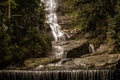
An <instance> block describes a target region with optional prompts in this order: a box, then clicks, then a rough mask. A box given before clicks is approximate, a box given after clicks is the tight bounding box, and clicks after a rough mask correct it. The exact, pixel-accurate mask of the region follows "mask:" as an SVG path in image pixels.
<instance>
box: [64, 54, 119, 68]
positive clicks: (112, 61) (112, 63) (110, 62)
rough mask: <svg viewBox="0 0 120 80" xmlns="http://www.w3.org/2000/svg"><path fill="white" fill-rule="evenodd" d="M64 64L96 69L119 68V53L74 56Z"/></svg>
mask: <svg viewBox="0 0 120 80" xmlns="http://www.w3.org/2000/svg"><path fill="white" fill-rule="evenodd" d="M63 65H64V66H73V65H74V67H79V68H85V69H86V68H87V69H88V68H96V69H116V67H117V68H120V67H119V66H120V54H102V55H91V56H90V55H89V56H88V57H83V58H76V59H73V60H70V61H68V62H65V63H64V64H63Z"/></svg>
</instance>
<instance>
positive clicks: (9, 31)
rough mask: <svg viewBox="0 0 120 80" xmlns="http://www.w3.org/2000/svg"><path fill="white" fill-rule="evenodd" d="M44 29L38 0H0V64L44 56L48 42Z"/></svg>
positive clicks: (41, 8)
mask: <svg viewBox="0 0 120 80" xmlns="http://www.w3.org/2000/svg"><path fill="white" fill-rule="evenodd" d="M40 4H41V5H40ZM46 30H47V25H46V24H45V11H44V6H43V4H42V3H41V2H40V0H10V2H9V0H0V64H4V65H3V66H7V65H9V64H15V63H22V62H23V61H24V60H25V59H27V58H37V57H45V56H47V54H48V53H49V52H50V50H51V43H50V42H51V41H50V38H49V35H48V33H47V31H46ZM1 67H2V66H1Z"/></svg>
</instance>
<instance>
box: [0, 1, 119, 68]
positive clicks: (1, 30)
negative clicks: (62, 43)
mask: <svg viewBox="0 0 120 80" xmlns="http://www.w3.org/2000/svg"><path fill="white" fill-rule="evenodd" d="M58 1H60V3H61V4H60V5H59V7H58V10H57V12H58V13H59V12H60V14H61V15H63V16H64V15H67V17H66V18H68V19H69V21H67V26H69V27H65V28H66V29H73V28H77V29H80V32H79V34H77V35H76V36H75V37H72V38H71V39H79V38H80V37H79V35H81V34H84V33H91V34H92V36H91V37H89V38H88V40H89V43H92V44H94V45H95V47H96V48H97V47H99V46H100V44H103V43H105V44H108V45H109V46H113V45H114V50H113V51H112V53H119V52H120V0H58ZM44 8H45V6H44V4H43V3H42V2H41V1H40V0H0V65H3V66H0V67H4V66H8V65H10V64H18V63H19V64H22V63H23V62H24V60H26V59H28V58H41V57H46V56H48V55H49V54H50V53H51V50H52V45H51V41H52V38H51V34H50V28H49V26H48V24H46V22H45V20H46V17H45V14H46V11H45V10H44Z"/></svg>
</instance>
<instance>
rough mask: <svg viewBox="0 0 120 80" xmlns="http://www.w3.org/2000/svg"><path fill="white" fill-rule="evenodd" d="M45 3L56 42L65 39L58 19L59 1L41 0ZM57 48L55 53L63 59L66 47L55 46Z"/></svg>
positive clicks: (47, 18)
mask: <svg viewBox="0 0 120 80" xmlns="http://www.w3.org/2000/svg"><path fill="white" fill-rule="evenodd" d="M41 1H42V2H43V3H44V4H45V7H46V8H45V10H46V11H47V14H46V23H48V24H49V26H50V28H51V30H52V34H53V37H54V39H55V42H60V41H61V40H63V39H64V33H63V32H62V31H61V26H60V25H59V24H58V21H57V13H56V9H57V5H58V4H57V1H56V0H41ZM53 47H54V48H55V49H56V52H55V53H54V55H55V56H56V58H57V59H61V58H63V57H64V49H63V48H62V46H60V45H57V46H56V45H55V46H53Z"/></svg>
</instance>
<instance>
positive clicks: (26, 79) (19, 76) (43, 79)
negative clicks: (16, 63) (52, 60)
mask: <svg viewBox="0 0 120 80" xmlns="http://www.w3.org/2000/svg"><path fill="white" fill-rule="evenodd" d="M115 73H116V71H114V70H61V71H60V70H56V71H16V70H15V71H0V80H120V78H119V75H116V74H115ZM119 73H120V71H117V74H119Z"/></svg>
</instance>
